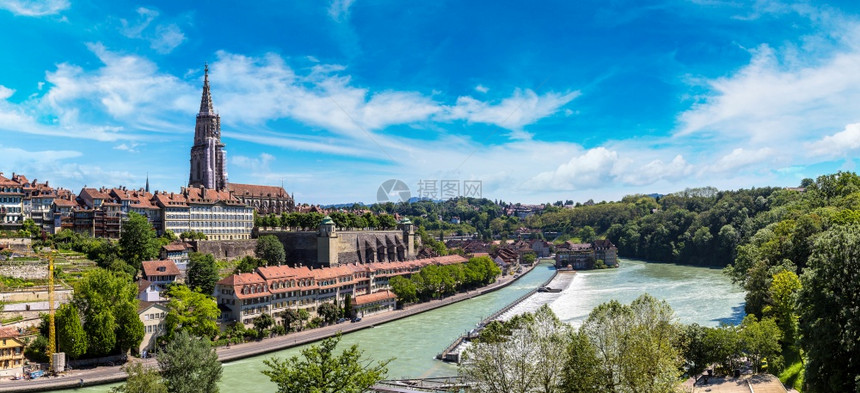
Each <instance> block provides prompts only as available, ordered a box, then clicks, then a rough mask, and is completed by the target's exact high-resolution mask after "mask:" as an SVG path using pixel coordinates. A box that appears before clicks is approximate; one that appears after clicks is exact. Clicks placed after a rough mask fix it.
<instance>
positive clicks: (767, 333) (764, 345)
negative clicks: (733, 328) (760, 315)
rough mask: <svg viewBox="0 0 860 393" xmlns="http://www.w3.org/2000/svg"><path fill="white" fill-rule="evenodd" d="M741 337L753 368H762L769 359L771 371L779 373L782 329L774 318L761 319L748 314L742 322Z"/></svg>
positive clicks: (757, 369)
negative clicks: (764, 361) (763, 363)
mask: <svg viewBox="0 0 860 393" xmlns="http://www.w3.org/2000/svg"><path fill="white" fill-rule="evenodd" d="M740 339H741V343H742V345H743V348H744V352H745V353H746V355H747V358H748V359H749V360H751V361H752V364H753V369H754V370H755V371H756V372H758V371H759V370H761V366H762V362H763V360H764V359H767V360H768V365H769V367H770V368H769V369H768V371H769V372H775V373H778V372H779V371H780V370H779V369H780V367H779V366H780V365H781V363H782V355H780V353H781V352H782V349H781V347H780V345H779V341H780V340H781V339H782V331H780V329H779V326H777V325H776V321H774V320H773V318H764V319H762V320H761V321H759V320H758V319H757V318H756V317H755V315H747V316H746V317H744V321H743V322H742V323H741V330H740Z"/></svg>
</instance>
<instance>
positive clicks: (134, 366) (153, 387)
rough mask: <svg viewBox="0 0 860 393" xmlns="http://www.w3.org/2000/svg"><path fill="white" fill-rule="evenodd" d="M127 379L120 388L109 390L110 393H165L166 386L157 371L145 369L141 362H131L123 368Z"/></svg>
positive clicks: (151, 368)
mask: <svg viewBox="0 0 860 393" xmlns="http://www.w3.org/2000/svg"><path fill="white" fill-rule="evenodd" d="M122 370H123V371H125V373H126V374H128V379H126V381H125V383H123V384H122V385H120V386H117V387H114V388H111V390H110V391H111V393H167V386H165V385H164V382H163V381H162V380H161V375H159V374H158V370H156V369H155V368H153V367H146V366H144V365H143V363H141V362H131V363H128V364H126V365H125V366H123V368H122Z"/></svg>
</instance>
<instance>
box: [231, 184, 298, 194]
mask: <svg viewBox="0 0 860 393" xmlns="http://www.w3.org/2000/svg"><path fill="white" fill-rule="evenodd" d="M227 189H228V190H230V191H233V195H236V196H265V197H280V198H289V197H290V195H289V194H287V191H286V190H284V188H283V187H276V186H261V185H256V184H239V183H227Z"/></svg>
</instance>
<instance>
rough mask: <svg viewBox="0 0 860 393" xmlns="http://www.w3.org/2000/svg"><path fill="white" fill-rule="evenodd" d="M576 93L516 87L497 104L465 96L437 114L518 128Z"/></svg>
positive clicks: (537, 118)
mask: <svg viewBox="0 0 860 393" xmlns="http://www.w3.org/2000/svg"><path fill="white" fill-rule="evenodd" d="M579 95H580V92H579V91H574V92H570V93H566V94H561V93H554V92H550V93H546V94H544V95H542V96H539V95H538V94H537V93H535V92H534V91H532V90H530V89H526V90H521V89H517V90H515V91H514V94H513V95H512V96H511V97H508V98H505V99H503V100H502V101H501V102H499V103H498V104H496V105H493V104H490V103H487V102H485V101H479V100H477V99H474V98H472V97H469V96H466V97H460V98H458V99H457V103H456V104H455V105H453V106H449V107H446V109H447V111H446V113H445V114H444V115H441V116H440V117H441V118H448V119H463V120H466V121H469V122H472V123H486V124H494V125H496V126H499V127H501V128H506V129H509V130H520V129H522V128H523V127H524V126H526V125H528V124H532V123H534V122H536V121H537V120H539V119H541V118H544V117H546V116H549V115H551V114H553V113H555V112H556V111H558V110H559V108H561V107H562V106H564V105H566V104H567V103H569V102H570V101H572V100H573V99H574V98H576V97H578V96H579Z"/></svg>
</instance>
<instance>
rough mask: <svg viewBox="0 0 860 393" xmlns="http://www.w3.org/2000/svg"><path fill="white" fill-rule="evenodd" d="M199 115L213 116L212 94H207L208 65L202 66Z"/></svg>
mask: <svg viewBox="0 0 860 393" xmlns="http://www.w3.org/2000/svg"><path fill="white" fill-rule="evenodd" d="M200 114H207V115H214V114H215V109H214V108H213V106H212V94H211V93H209V63H204V66H203V97H200Z"/></svg>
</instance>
